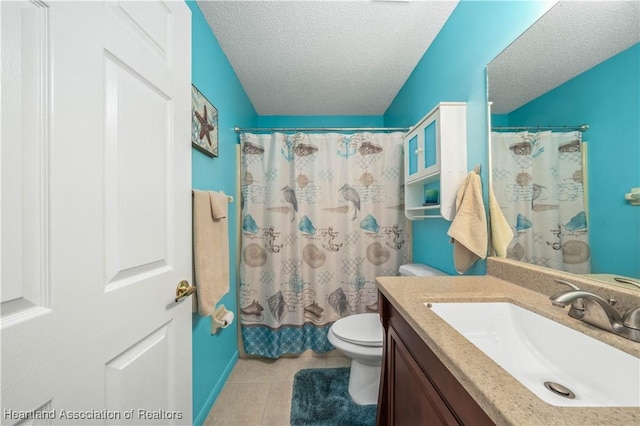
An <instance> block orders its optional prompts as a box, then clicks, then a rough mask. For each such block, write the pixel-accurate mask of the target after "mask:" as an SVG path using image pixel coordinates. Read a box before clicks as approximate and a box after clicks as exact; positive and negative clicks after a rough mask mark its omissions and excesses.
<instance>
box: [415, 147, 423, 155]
mask: <svg viewBox="0 0 640 426" xmlns="http://www.w3.org/2000/svg"><path fill="white" fill-rule="evenodd" d="M421 152H422V148H418V149H416V152H415V153H414V154H416V155H418V154H420V153H421Z"/></svg>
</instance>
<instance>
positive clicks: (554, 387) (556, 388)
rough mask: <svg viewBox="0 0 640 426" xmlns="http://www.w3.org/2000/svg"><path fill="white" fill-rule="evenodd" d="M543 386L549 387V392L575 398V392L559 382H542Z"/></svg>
mask: <svg viewBox="0 0 640 426" xmlns="http://www.w3.org/2000/svg"><path fill="white" fill-rule="evenodd" d="M544 387H545V388H547V389H549V390H550V391H551V392H553V393H555V394H556V395H560V396H562V397H564V398H569V399H575V397H576V394H575V393H573V392H571V389H569V388H567V387H565V386H562V385H561V384H560V383H555V382H544Z"/></svg>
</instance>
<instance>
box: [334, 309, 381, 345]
mask: <svg viewBox="0 0 640 426" xmlns="http://www.w3.org/2000/svg"><path fill="white" fill-rule="evenodd" d="M331 331H332V332H333V334H334V336H335V337H337V338H338V339H340V340H343V341H345V342H348V343H353V344H355V345H361V346H370V347H382V337H383V331H382V324H380V316H379V315H378V314H356V315H351V316H348V317H345V318H341V319H339V320H338V321H336V322H335V323H334V324H333V325H332V326H331Z"/></svg>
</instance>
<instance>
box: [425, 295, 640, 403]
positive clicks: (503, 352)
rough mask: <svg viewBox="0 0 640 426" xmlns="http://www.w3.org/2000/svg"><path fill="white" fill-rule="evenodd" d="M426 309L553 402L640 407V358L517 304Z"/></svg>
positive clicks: (439, 305)
mask: <svg viewBox="0 0 640 426" xmlns="http://www.w3.org/2000/svg"><path fill="white" fill-rule="evenodd" d="M425 305H427V306H430V307H431V309H432V310H433V312H435V313H436V314H437V315H438V316H439V317H441V318H442V319H443V320H445V321H446V322H447V323H448V324H449V325H451V326H452V327H453V328H454V329H456V330H457V331H458V332H459V333H460V334H462V335H463V336H464V337H465V338H467V340H469V341H470V342H471V343H473V344H474V345H475V346H476V347H478V348H479V349H480V350H481V351H482V352H484V353H485V354H486V355H487V356H489V357H490V358H491V359H492V360H494V361H495V362H496V363H497V364H498V365H499V366H501V367H502V368H503V369H505V370H506V371H507V372H508V373H509V374H511V375H512V376H513V377H515V378H516V379H517V380H518V381H519V382H520V383H522V384H523V385H524V386H526V387H527V388H528V389H529V390H530V391H531V392H533V393H534V394H536V395H537V396H538V397H539V398H540V399H542V400H543V401H545V402H547V403H548V404H551V405H556V406H567V407H639V406H640V359H639V358H636V357H633V356H631V355H629V354H627V353H626V352H622V351H620V350H618V349H616V348H614V347H612V346H609V345H607V344H605V343H602V342H600V341H599V340H596V339H593V338H591V337H589V336H587V335H584V334H582V333H580V332H578V331H575V330H573V329H571V328H569V327H566V326H564V325H562V324H559V323H557V322H555V321H552V320H550V319H548V318H545V317H543V316H541V315H538V314H536V313H534V312H531V311H528V310H526V309H523V308H521V307H519V306H517V305H514V304H512V303H432V304H427V303H425ZM545 382H552V383H558V384H560V385H562V386H564V387H565V388H568V389H569V390H570V391H572V392H573V393H574V394H575V398H574V399H569V398H566V397H563V396H560V395H558V394H557V393H556V392H554V391H552V390H549V389H547V388H546V387H545ZM562 392H565V390H562Z"/></svg>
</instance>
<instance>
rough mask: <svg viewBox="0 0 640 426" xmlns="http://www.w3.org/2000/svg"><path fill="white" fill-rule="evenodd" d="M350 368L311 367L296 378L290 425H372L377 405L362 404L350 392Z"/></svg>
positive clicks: (298, 373)
mask: <svg viewBox="0 0 640 426" xmlns="http://www.w3.org/2000/svg"><path fill="white" fill-rule="evenodd" d="M348 387H349V369H348V368H309V369H305V370H300V371H298V372H297V373H296V375H295V377H294V378H293V396H292V397H291V425H294V426H311V425H314V426H321V425H322V426H338V425H344V426H370V425H375V424H376V407H377V406H376V405H375V404H373V405H359V404H356V403H355V402H353V400H352V399H351V396H349V390H348Z"/></svg>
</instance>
